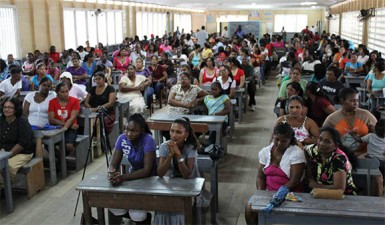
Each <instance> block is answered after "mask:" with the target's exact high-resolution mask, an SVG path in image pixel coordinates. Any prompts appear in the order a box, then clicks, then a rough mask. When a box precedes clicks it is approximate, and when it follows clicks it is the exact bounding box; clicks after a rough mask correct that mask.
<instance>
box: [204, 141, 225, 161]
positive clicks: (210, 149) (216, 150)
mask: <svg viewBox="0 0 385 225" xmlns="http://www.w3.org/2000/svg"><path fill="white" fill-rule="evenodd" d="M204 153H205V154H208V155H209V156H210V158H211V159H212V160H214V161H215V160H219V159H220V158H222V156H223V147H222V146H220V145H215V144H211V145H209V146H207V147H206V148H205V149H204Z"/></svg>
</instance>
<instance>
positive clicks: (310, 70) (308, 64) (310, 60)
mask: <svg viewBox="0 0 385 225" xmlns="http://www.w3.org/2000/svg"><path fill="white" fill-rule="evenodd" d="M314 57H315V56H314V54H310V53H309V56H308V57H307V58H306V59H305V60H306V61H304V62H303V63H302V74H303V75H312V74H314V67H315V65H317V64H321V62H320V61H319V60H315V59H314Z"/></svg>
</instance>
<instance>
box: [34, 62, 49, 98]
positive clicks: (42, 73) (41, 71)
mask: <svg viewBox="0 0 385 225" xmlns="http://www.w3.org/2000/svg"><path fill="white" fill-rule="evenodd" d="M36 73H37V74H36V75H35V76H34V77H33V78H32V80H31V90H32V91H37V90H39V83H40V80H41V79H43V78H44V77H47V78H48V79H49V80H50V81H51V82H52V83H53V77H52V76H51V75H49V74H47V69H46V66H45V65H44V63H42V62H41V63H39V64H37V66H36Z"/></svg>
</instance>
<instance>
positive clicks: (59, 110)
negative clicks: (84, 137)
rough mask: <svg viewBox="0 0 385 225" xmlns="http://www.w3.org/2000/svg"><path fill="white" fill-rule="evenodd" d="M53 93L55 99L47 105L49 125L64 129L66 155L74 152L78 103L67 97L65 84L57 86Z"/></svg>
mask: <svg viewBox="0 0 385 225" xmlns="http://www.w3.org/2000/svg"><path fill="white" fill-rule="evenodd" d="M55 91H56V95H57V97H56V98H54V99H52V100H51V101H49V104H48V120H49V123H50V124H51V125H59V126H62V128H64V129H66V131H65V134H64V136H65V147H66V152H67V155H68V154H72V153H73V152H74V150H75V141H76V136H77V129H78V128H79V125H78V123H77V120H76V118H77V117H78V115H79V111H80V102H79V100H78V99H76V98H74V97H71V96H69V94H68V92H69V87H68V84H67V83H65V82H62V83H59V84H57V85H56V87H55Z"/></svg>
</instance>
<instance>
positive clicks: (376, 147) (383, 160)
mask: <svg viewBox="0 0 385 225" xmlns="http://www.w3.org/2000/svg"><path fill="white" fill-rule="evenodd" d="M361 140H362V142H366V143H368V147H367V149H368V152H367V154H366V158H372V159H378V160H379V161H380V171H381V173H382V178H383V177H384V171H385V119H381V120H379V121H378V122H377V123H376V126H375V133H369V134H367V135H365V136H364V137H362V138H361ZM382 181H383V179H382ZM379 186H382V187H383V184H382V183H381V184H379ZM382 193H383V191H382V192H381V190H380V195H382Z"/></svg>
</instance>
